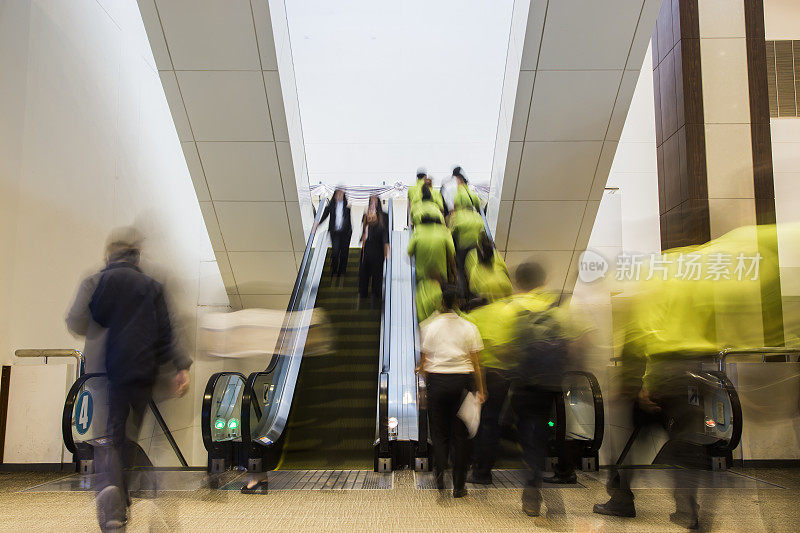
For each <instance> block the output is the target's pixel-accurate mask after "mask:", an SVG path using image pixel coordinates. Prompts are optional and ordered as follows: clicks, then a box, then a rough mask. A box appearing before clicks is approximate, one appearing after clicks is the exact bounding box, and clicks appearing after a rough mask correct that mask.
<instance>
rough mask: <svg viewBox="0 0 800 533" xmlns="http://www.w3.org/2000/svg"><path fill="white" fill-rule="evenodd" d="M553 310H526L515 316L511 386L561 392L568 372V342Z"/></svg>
mask: <svg viewBox="0 0 800 533" xmlns="http://www.w3.org/2000/svg"><path fill="white" fill-rule="evenodd" d="M553 309H554V308H553V307H550V308H548V309H545V310H543V311H530V310H527V309H524V310H521V311H520V312H519V313H517V319H516V328H515V329H516V340H515V342H514V347H513V352H514V358H515V362H514V366H513V367H512V368H511V370H510V372H509V374H510V375H509V377H510V379H511V381H512V382H514V383H515V384H517V385H521V386H533V387H537V388H541V389H545V390H553V391H560V390H561V386H562V381H563V379H564V373H565V372H566V371H567V370H568V369H569V366H570V364H569V341H568V339H567V337H566V335H565V332H564V328H563V325H562V324H561V321H560V320H559V319H558V318H557V317H556V315H555V313H554V311H553Z"/></svg>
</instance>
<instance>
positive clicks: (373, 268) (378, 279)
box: [358, 194, 391, 304]
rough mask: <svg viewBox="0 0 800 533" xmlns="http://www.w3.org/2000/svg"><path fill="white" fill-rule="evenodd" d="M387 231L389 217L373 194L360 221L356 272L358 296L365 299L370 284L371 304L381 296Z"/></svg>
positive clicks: (388, 229) (387, 252)
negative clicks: (359, 255)
mask: <svg viewBox="0 0 800 533" xmlns="http://www.w3.org/2000/svg"><path fill="white" fill-rule="evenodd" d="M389 231H391V230H390V228H389V217H388V216H387V215H386V213H384V212H383V208H382V207H381V200H380V198H378V196H377V195H374V194H373V195H372V196H370V197H369V203H368V204H367V210H366V212H365V213H364V216H363V217H362V219H361V264H360V266H359V270H358V294H359V296H360V297H361V298H366V297H367V296H368V295H369V288H370V284H371V286H372V302H373V304H376V303H377V302H379V301H380V299H381V298H382V296H383V295H382V291H383V262H384V260H386V258H388V257H389ZM370 282H371V283H370Z"/></svg>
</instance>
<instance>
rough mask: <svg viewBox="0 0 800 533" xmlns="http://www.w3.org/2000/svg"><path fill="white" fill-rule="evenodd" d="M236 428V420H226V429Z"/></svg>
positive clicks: (237, 425) (237, 422) (237, 424)
mask: <svg viewBox="0 0 800 533" xmlns="http://www.w3.org/2000/svg"><path fill="white" fill-rule="evenodd" d="M238 427H239V421H238V420H236V419H235V418H231V419H230V420H228V429H230V430H235V429H236V428H238Z"/></svg>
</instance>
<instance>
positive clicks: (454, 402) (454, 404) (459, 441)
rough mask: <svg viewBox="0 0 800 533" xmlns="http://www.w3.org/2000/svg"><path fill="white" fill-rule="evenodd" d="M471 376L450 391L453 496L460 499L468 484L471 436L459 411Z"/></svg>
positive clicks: (464, 378) (463, 379)
mask: <svg viewBox="0 0 800 533" xmlns="http://www.w3.org/2000/svg"><path fill="white" fill-rule="evenodd" d="M469 379H470V377H469V375H466V376H464V377H463V378H462V381H461V386H460V387H458V384H457V383H455V384H454V387H453V389H452V390H451V391H450V397H449V403H450V405H449V409H450V420H451V421H452V422H451V424H452V426H451V427H452V443H453V447H452V448H453V496H455V497H457V498H460V497H461V496H463V495H464V494H465V491H464V484H465V483H466V477H467V467H468V466H469V445H470V442H469V435H468V434H467V426H465V425H464V422H463V421H462V420H461V419H460V418H459V417H458V410H459V408H460V407H461V401H462V399H461V397H462V395H463V393H464V391H465V390H466V389H467V388H468V387H469V381H468V380H469Z"/></svg>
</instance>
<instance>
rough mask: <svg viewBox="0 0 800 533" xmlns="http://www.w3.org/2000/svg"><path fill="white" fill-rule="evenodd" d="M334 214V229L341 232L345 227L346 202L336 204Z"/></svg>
mask: <svg viewBox="0 0 800 533" xmlns="http://www.w3.org/2000/svg"><path fill="white" fill-rule="evenodd" d="M334 212H335V213H334V222H333V229H334V230H335V231H339V230H340V229H342V226H343V225H344V202H336V207H335V208H334Z"/></svg>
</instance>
